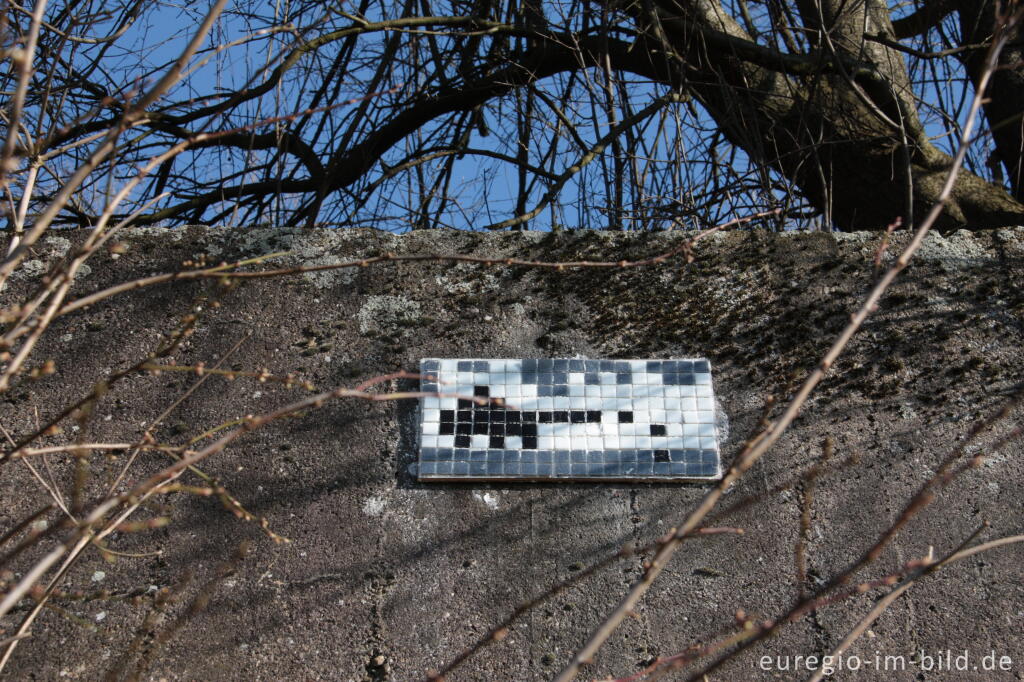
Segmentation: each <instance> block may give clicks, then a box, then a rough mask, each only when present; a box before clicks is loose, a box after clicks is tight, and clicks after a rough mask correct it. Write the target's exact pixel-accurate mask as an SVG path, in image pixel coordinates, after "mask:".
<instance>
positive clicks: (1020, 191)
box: [957, 0, 1024, 201]
mask: <svg viewBox="0 0 1024 682" xmlns="http://www.w3.org/2000/svg"><path fill="white" fill-rule="evenodd" d="M995 5H996V3H995V2H994V0H959V2H958V7H957V12H958V14H959V19H960V31H961V41H960V42H961V44H963V45H977V44H982V43H985V42H986V41H987V40H988V39H989V38H990V37H991V36H992V31H993V30H994V29H995V25H996V7H995ZM961 60H962V61H963V63H964V66H965V67H966V68H967V73H968V75H969V76H970V77H971V80H972V81H973V82H974V84H975V86H977V84H978V80H979V79H980V78H981V75H982V71H983V69H984V66H985V50H984V49H981V50H971V51H968V52H964V53H963V56H962V58H961ZM989 93H990V96H989V98H988V99H987V100H986V102H985V116H986V117H987V118H988V123H989V127H991V128H992V138H993V140H994V141H995V144H996V150H995V157H996V159H995V160H996V161H998V162H999V163H1001V164H1002V165H1003V168H1005V169H1006V173H1007V179H1008V180H1009V183H1010V190H1011V191H1012V192H1013V196H1014V197H1016V198H1017V200H1018V201H1024V177H1022V172H1024V169H1022V167H1021V159H1022V158H1024V118H1022V114H1024V31H1022V30H1021V28H1020V26H1017V27H1016V28H1015V29H1014V30H1013V32H1012V33H1011V34H1010V36H1009V43H1008V44H1007V46H1006V48H1005V49H1004V50H1003V51H1002V53H1001V54H1000V55H999V69H998V70H997V71H996V72H995V73H993V74H992V82H991V85H990V86H989Z"/></svg>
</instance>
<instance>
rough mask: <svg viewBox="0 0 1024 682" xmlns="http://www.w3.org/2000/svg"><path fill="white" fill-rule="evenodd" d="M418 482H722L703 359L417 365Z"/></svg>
mask: <svg viewBox="0 0 1024 682" xmlns="http://www.w3.org/2000/svg"><path fill="white" fill-rule="evenodd" d="M420 373H421V374H423V375H424V376H425V377H426V378H425V379H424V380H423V381H421V385H420V388H421V390H422V391H424V392H429V393H438V394H439V395H438V396H428V397H425V398H422V400H421V405H420V433H419V438H420V443H419V465H418V472H419V478H420V479H421V480H539V481H547V480H590V481H613V480H629V481H634V480H647V481H658V480H660V481H664V480H711V479H718V478H720V477H721V461H720V457H719V448H718V434H717V430H716V414H715V397H714V390H713V387H712V383H711V365H710V363H709V362H708V361H707V360H706V359H703V358H690V359H676V360H585V359H578V358H526V359H520V360H502V359H491V360H481V359H441V358H426V359H424V360H422V361H421V362H420Z"/></svg>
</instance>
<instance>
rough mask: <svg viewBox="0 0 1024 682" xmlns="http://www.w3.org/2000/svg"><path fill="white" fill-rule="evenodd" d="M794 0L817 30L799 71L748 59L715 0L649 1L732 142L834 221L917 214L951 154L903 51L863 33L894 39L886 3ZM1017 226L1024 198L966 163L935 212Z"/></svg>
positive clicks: (783, 60)
mask: <svg viewBox="0 0 1024 682" xmlns="http://www.w3.org/2000/svg"><path fill="white" fill-rule="evenodd" d="M964 2H967V0H964ZM797 5H798V8H799V10H800V16H801V21H802V22H803V24H804V26H803V28H804V29H806V30H808V31H809V33H810V35H812V36H813V37H814V38H813V40H812V51H811V53H810V55H809V56H810V57H811V58H812V59H813V60H816V62H817V68H815V69H811V70H808V69H798V68H795V67H794V66H792V65H790V62H792V61H793V60H792V59H789V58H788V57H787V56H786V55H782V54H781V53H780V54H779V55H778V59H777V62H776V63H772V60H771V59H770V58H768V57H761V58H758V59H752V57H753V56H754V55H756V54H757V50H756V49H755V48H757V47H758V46H756V45H755V44H754V41H753V39H752V38H751V37H750V35H748V34H747V33H746V31H745V30H744V29H743V28H742V27H741V26H740V25H739V23H737V22H736V21H735V20H733V19H732V17H731V16H729V14H728V13H727V12H725V10H724V9H723V8H722V6H721V5H720V4H719V2H717V0H661V1H660V2H656V4H655V5H654V7H655V12H656V20H657V22H658V23H659V24H660V27H661V29H662V30H661V31H660V34H661V36H663V39H664V40H667V41H668V42H669V43H670V45H669V46H668V47H669V51H674V52H675V53H677V54H678V55H680V56H682V57H683V58H684V59H685V61H686V62H687V63H686V67H687V69H688V71H687V83H686V87H687V88H688V89H689V90H690V91H692V92H693V93H694V94H695V95H696V96H697V98H698V99H699V100H700V101H701V102H702V103H703V104H704V106H705V107H706V108H707V110H708V111H709V113H710V114H711V116H712V117H713V118H714V119H715V121H716V122H717V123H718V124H719V126H721V129H722V131H723V132H724V133H725V135H726V136H727V137H728V138H729V140H730V141H731V142H733V143H734V144H736V145H738V146H739V147H741V148H742V149H744V150H745V151H746V152H747V153H748V154H749V155H751V157H753V158H754V159H755V160H757V161H759V162H761V163H765V164H768V165H770V166H771V167H773V168H775V169H776V170H777V171H779V172H780V173H781V174H783V175H784V176H785V177H787V178H789V179H791V180H792V181H793V182H794V183H795V184H796V185H797V186H798V187H799V188H800V189H801V191H802V192H803V193H804V195H805V196H806V197H807V199H808V200H809V201H810V202H811V203H812V204H813V205H814V206H815V207H816V208H818V209H819V210H821V211H823V212H824V213H825V214H826V216H828V217H829V218H830V219H831V220H832V221H833V222H834V223H835V224H837V225H838V226H839V227H841V228H843V229H851V230H852V229H873V230H877V229H884V228H885V226H886V225H888V224H890V223H891V222H892V221H893V220H894V219H896V218H897V217H902V218H904V220H905V221H906V219H907V217H908V214H912V215H914V216H922V215H923V214H924V213H925V212H926V211H927V210H928V209H929V208H930V207H931V205H932V204H933V203H934V202H935V200H936V199H937V198H938V194H939V190H940V188H941V185H942V180H943V179H944V177H945V173H946V171H947V170H948V169H949V167H950V164H951V163H952V159H951V158H950V157H949V156H948V155H946V154H944V153H942V152H941V151H940V150H939V149H938V148H936V147H935V146H934V145H932V144H931V143H930V142H929V141H928V140H927V139H926V137H925V135H924V131H923V127H922V125H921V123H920V120H919V119H918V116H917V111H916V107H915V103H914V99H913V94H912V91H911V87H910V82H909V77H908V75H907V69H906V65H905V63H904V58H903V54H902V53H900V52H899V51H897V50H894V49H892V48H890V47H888V46H885V45H883V44H880V43H876V42H868V41H866V40H865V39H864V35H865V34H866V33H870V34H881V35H884V36H888V37H891V38H893V39H894V40H895V35H894V33H893V27H892V22H891V20H890V17H889V9H888V6H887V4H886V3H885V2H882V0H801V1H800V2H798V3H797ZM638 20H641V21H642V20H643V16H642V14H641V16H638ZM652 37H653V36H652ZM790 57H791V56H790ZM1021 90H1024V88H1022V89H1021ZM1021 97H1024V94H1022V95H1021ZM1010 108H1012V105H1010ZM1016 111H1017V112H1018V113H1019V112H1020V109H1019V108H1018V109H1017V110H1016ZM1007 144H1008V145H1012V144H1013V142H1012V140H1011V141H1010V142H1008V143H1007ZM1017 168H1018V171H1019V159H1018V166H1017ZM908 188H909V189H908ZM1012 224H1024V204H1021V203H1020V202H1019V201H1017V200H1015V199H1014V198H1013V197H1011V196H1010V195H1009V194H1007V193H1006V192H1005V191H1004V190H1003V189H1002V188H1000V187H998V186H996V185H993V184H991V183H989V182H987V181H985V180H983V179H982V178H980V177H978V176H976V175H973V174H971V173H969V172H967V171H962V172H961V176H960V179H959V180H958V182H957V185H956V188H955V190H954V192H953V196H952V197H951V200H950V202H949V205H948V207H947V210H946V211H945V213H944V214H943V216H942V217H941V218H940V220H939V221H938V226H939V227H941V228H953V227H967V228H970V229H983V228H992V227H1000V226H1005V225H1012Z"/></svg>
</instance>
